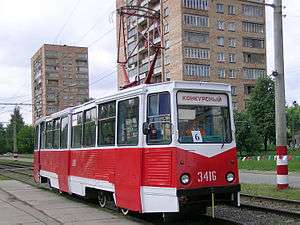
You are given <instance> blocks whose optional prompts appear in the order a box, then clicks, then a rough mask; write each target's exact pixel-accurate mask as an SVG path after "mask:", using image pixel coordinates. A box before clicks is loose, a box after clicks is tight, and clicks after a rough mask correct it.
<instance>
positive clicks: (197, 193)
mask: <svg viewBox="0 0 300 225" xmlns="http://www.w3.org/2000/svg"><path fill="white" fill-rule="evenodd" d="M240 191H241V185H240V184H236V185H230V186H214V187H204V188H196V189H178V190H177V197H178V200H179V204H180V206H190V205H201V206H209V205H211V201H212V194H214V199H215V203H216V204H221V203H222V204H233V205H237V206H238V205H239V204H240V203H239V202H240V197H239V193H240Z"/></svg>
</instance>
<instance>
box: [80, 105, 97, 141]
mask: <svg viewBox="0 0 300 225" xmlns="http://www.w3.org/2000/svg"><path fill="white" fill-rule="evenodd" d="M96 120H97V111H96V108H92V109H89V110H87V111H85V113H84V124H83V146H84V147H94V146H95V145H96Z"/></svg>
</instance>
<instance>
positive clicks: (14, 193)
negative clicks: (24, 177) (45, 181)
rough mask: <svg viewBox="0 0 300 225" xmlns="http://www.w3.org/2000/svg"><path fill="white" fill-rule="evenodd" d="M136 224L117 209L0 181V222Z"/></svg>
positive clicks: (9, 224)
mask: <svg viewBox="0 0 300 225" xmlns="http://www.w3.org/2000/svg"><path fill="white" fill-rule="evenodd" d="M13 224H22V225H38V224H47V225H61V224H66V225H93V224H97V225H101V224H105V225H138V224H140V223H138V222H136V221H132V220H130V219H128V218H124V217H123V216H122V215H121V214H119V213H114V212H112V211H107V210H100V209H97V208H94V207H90V206H88V205H87V204H84V203H81V202H76V201H74V200H70V199H67V198H62V197H61V196H59V195H57V194H55V193H52V192H49V191H45V190H41V189H37V188H35V187H32V186H29V185H27V184H24V183H21V182H18V181H14V180H4V181H0V225H13Z"/></svg>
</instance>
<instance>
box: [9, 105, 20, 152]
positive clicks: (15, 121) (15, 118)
mask: <svg viewBox="0 0 300 225" xmlns="http://www.w3.org/2000/svg"><path fill="white" fill-rule="evenodd" d="M14 126H16V134H17V135H18V133H19V131H20V130H21V129H22V128H23V127H24V120H23V117H22V115H21V113H20V108H19V107H16V108H15V109H14V112H13V114H11V118H10V122H9V124H8V126H7V129H6V133H7V145H8V146H7V147H8V149H9V150H10V151H11V150H12V149H13V136H14V135H13V133H14Z"/></svg>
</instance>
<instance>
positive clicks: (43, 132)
mask: <svg viewBox="0 0 300 225" xmlns="http://www.w3.org/2000/svg"><path fill="white" fill-rule="evenodd" d="M40 131H41V132H40V139H41V140H40V149H44V148H45V122H42V123H41V124H40Z"/></svg>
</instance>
